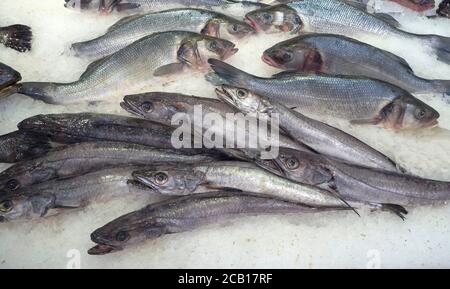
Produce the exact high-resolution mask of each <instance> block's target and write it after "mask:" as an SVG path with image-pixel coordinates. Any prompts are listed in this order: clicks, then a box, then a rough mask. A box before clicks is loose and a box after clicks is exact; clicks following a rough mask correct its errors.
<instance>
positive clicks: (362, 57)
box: [262, 34, 450, 95]
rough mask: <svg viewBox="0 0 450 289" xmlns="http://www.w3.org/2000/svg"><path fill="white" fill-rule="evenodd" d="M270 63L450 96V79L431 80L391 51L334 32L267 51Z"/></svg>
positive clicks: (288, 68) (265, 59)
mask: <svg viewBox="0 0 450 289" xmlns="http://www.w3.org/2000/svg"><path fill="white" fill-rule="evenodd" d="M262 59H263V61H264V62H266V63H267V64H269V65H271V66H274V67H278V68H282V69H285V70H290V71H298V72H305V73H326V74H333V75H350V76H363V77H368V78H373V79H378V80H381V81H385V82H388V83H391V84H394V85H396V86H398V87H400V88H403V89H404V90H407V91H409V92H412V93H439V94H447V95H450V80H429V79H424V78H421V77H418V76H416V75H415V74H414V72H413V70H412V69H411V67H410V66H409V64H408V63H407V62H406V61H405V60H404V59H403V58H400V57H398V56H396V55H394V54H392V53H390V52H387V51H384V50H381V49H379V48H376V47H374V46H371V45H368V44H365V43H362V42H359V41H357V40H353V39H351V38H348V37H345V36H339V35H332V34H308V35H304V36H299V37H296V38H293V39H290V40H287V41H284V42H282V43H279V44H277V45H275V46H273V47H271V48H269V49H267V50H266V51H265V52H264V55H263V57H262Z"/></svg>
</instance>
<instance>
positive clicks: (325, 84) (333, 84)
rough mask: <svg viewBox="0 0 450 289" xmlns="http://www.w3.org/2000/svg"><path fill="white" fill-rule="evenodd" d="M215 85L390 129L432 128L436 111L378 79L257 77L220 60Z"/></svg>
mask: <svg viewBox="0 0 450 289" xmlns="http://www.w3.org/2000/svg"><path fill="white" fill-rule="evenodd" d="M209 63H210V64H211V67H212V69H213V70H214V71H215V73H216V75H208V80H209V81H211V82H212V83H213V84H215V85H221V84H229V85H232V86H235V87H240V88H245V89H247V90H249V91H251V92H254V93H256V94H257V95H261V96H265V97H268V98H269V99H270V100H274V101H278V102H281V103H283V104H284V105H286V106H288V107H290V108H296V109H297V110H299V111H300V112H301V113H302V114H306V115H311V114H313V115H323V114H324V115H332V116H334V117H337V118H341V119H345V120H349V121H350V122H351V123H352V124H373V125H376V124H382V125H383V126H385V127H387V128H393V129H413V128H423V127H432V126H435V125H436V124H437V123H438V121H437V119H438V118H439V116H440V115H439V113H438V112H437V111H436V110H434V109H433V108H432V107H430V106H428V105H427V104H425V103H424V102H422V101H420V100H419V99H417V98H415V97H414V96H412V95H411V94H410V93H409V92H407V91H405V90H403V89H401V88H398V87H396V86H393V85H391V84H389V83H385V82H382V81H379V80H374V79H368V78H355V77H348V76H328V75H304V74H296V73H290V72H284V73H281V74H277V75H275V76H273V77H271V78H262V77H257V76H254V75H251V74H248V73H246V72H244V71H241V70H239V69H237V68H235V67H233V66H231V65H229V64H226V63H224V62H222V61H218V60H215V59H211V60H210V61H209Z"/></svg>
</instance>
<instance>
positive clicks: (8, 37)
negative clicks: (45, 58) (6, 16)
mask: <svg viewBox="0 0 450 289" xmlns="http://www.w3.org/2000/svg"><path fill="white" fill-rule="evenodd" d="M32 38H33V33H32V32H31V28H30V27H28V26H26V25H21V24H16V25H11V26H8V27H0V44H3V45H4V46H6V47H9V48H12V49H14V50H16V51H18V52H26V51H29V50H31V40H32Z"/></svg>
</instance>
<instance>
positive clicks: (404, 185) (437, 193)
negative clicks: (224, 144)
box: [260, 149, 450, 207]
mask: <svg viewBox="0 0 450 289" xmlns="http://www.w3.org/2000/svg"><path fill="white" fill-rule="evenodd" d="M273 161H274V162H275V163H276V167H277V168H278V169H279V171H278V173H279V174H282V175H283V176H284V177H286V178H287V179H290V180H292V181H297V182H300V183H306V184H309V185H313V186H319V187H321V188H324V189H326V188H332V189H333V190H336V191H337V192H338V193H339V194H340V195H341V196H342V197H343V198H344V199H345V200H347V201H348V202H350V204H351V203H352V201H364V202H370V203H378V204H397V205H400V206H405V207H418V206H436V205H444V204H447V203H448V201H449V200H450V182H444V181H436V180H430V179H424V178H421V177H418V176H413V175H409V174H400V173H397V172H390V171H386V170H379V169H373V168H367V167H364V166H358V165H354V164H349V163H345V162H341V161H339V160H336V159H332V158H328V157H325V156H317V155H311V154H309V153H307V152H300V151H294V150H290V149H282V150H281V151H280V154H279V156H278V158H276V159H274V160H273ZM265 163H267V160H263V162H261V163H260V165H261V166H264V164H265ZM269 169H270V170H271V172H274V173H277V170H273V166H271V167H269Z"/></svg>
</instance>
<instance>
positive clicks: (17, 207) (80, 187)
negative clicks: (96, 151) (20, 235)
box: [0, 167, 152, 221]
mask: <svg viewBox="0 0 450 289" xmlns="http://www.w3.org/2000/svg"><path fill="white" fill-rule="evenodd" d="M137 168H138V167H122V168H115V169H107V170H100V171H97V172H94V173H90V174H85V175H82V176H78V177H76V178H69V179H62V180H53V181H49V182H45V183H41V184H36V185H33V186H31V187H28V188H24V189H22V190H19V191H17V192H14V193H11V194H8V195H4V196H2V198H1V199H0V207H2V208H3V210H0V211H1V213H0V217H2V220H3V221H14V220H21V219H35V218H41V217H44V216H46V215H47V214H49V213H50V214H51V212H49V210H51V209H64V208H66V209H71V208H72V209H73V208H82V207H85V206H87V205H88V204H90V203H91V202H93V201H107V200H111V199H113V198H114V197H119V196H127V195H131V194H142V193H145V194H147V193H148V194H151V193H152V191H151V190H146V189H144V188H143V187H142V186H135V185H132V184H131V183H130V180H131V179H132V177H131V175H132V172H133V170H136V169H137ZM5 207H6V208H7V210H5Z"/></svg>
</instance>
